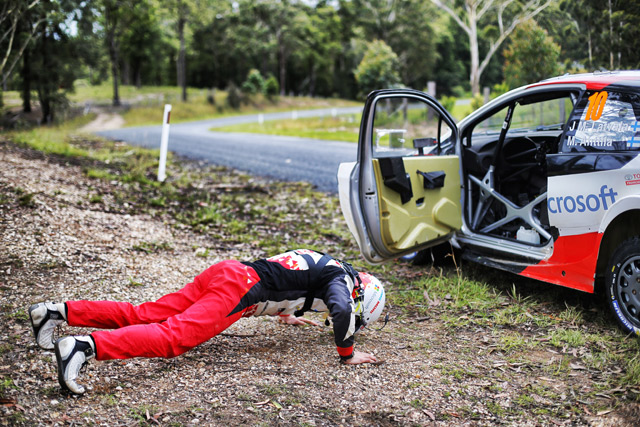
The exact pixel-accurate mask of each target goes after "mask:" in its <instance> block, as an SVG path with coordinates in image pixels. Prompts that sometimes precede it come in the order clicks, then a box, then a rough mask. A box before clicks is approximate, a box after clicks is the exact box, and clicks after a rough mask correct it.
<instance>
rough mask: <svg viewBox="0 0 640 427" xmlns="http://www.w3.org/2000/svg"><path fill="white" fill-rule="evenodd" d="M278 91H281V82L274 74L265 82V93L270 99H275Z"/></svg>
mask: <svg viewBox="0 0 640 427" xmlns="http://www.w3.org/2000/svg"><path fill="white" fill-rule="evenodd" d="M278 93H280V84H278V80H277V79H276V78H275V76H274V75H273V74H272V75H270V76H269V78H268V79H267V80H266V81H265V82H264V94H265V95H266V96H267V98H268V99H270V100H274V99H275V98H276V97H277V96H278Z"/></svg>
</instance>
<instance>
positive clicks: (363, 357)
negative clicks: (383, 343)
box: [344, 351, 378, 365]
mask: <svg viewBox="0 0 640 427" xmlns="http://www.w3.org/2000/svg"><path fill="white" fill-rule="evenodd" d="M377 362H378V359H377V358H376V357H375V356H374V355H373V354H369V353H363V352H361V351H354V352H353V357H352V358H351V359H347V360H345V361H344V363H345V364H347V365H359V364H361V363H377Z"/></svg>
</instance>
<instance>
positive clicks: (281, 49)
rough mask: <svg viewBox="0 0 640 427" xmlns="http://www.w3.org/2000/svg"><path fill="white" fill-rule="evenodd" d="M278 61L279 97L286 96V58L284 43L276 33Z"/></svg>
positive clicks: (280, 33) (280, 35)
mask: <svg viewBox="0 0 640 427" xmlns="http://www.w3.org/2000/svg"><path fill="white" fill-rule="evenodd" d="M277 38H278V59H279V64H278V65H279V67H280V70H279V71H280V96H285V95H286V93H287V92H286V84H285V83H286V80H287V58H286V53H287V52H286V48H285V46H284V43H283V42H282V32H281V31H278V35H277Z"/></svg>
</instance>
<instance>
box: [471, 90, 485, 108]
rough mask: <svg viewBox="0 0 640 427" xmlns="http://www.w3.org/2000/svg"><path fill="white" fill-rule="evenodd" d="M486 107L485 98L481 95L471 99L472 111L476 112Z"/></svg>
mask: <svg viewBox="0 0 640 427" xmlns="http://www.w3.org/2000/svg"><path fill="white" fill-rule="evenodd" d="M483 105H484V96H482V94H481V93H479V94H477V95H476V96H474V97H473V98H472V99H471V110H472V111H476V110H477V109H478V108H480V107H482V106H483Z"/></svg>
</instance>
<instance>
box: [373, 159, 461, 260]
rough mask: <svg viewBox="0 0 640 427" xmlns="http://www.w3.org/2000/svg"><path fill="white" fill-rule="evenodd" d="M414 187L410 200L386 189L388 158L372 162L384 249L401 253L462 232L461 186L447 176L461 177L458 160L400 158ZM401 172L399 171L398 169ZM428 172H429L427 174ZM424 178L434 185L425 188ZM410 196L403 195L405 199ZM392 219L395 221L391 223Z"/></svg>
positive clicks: (391, 189) (388, 188)
mask: <svg viewBox="0 0 640 427" xmlns="http://www.w3.org/2000/svg"><path fill="white" fill-rule="evenodd" d="M396 159H397V160H399V161H401V162H402V165H403V168H402V170H404V172H405V174H406V176H408V177H409V178H408V180H407V181H408V182H409V184H410V185H411V195H412V197H411V198H410V200H408V201H407V200H405V199H404V198H403V195H402V194H401V192H398V191H396V190H394V189H393V188H391V187H390V186H388V185H387V183H386V180H385V179H384V174H383V168H384V167H383V165H384V164H388V161H387V159H386V158H379V159H374V160H373V168H374V173H375V175H376V182H377V183H378V184H377V187H378V188H377V191H378V201H379V203H378V206H379V209H380V212H379V218H380V231H381V236H382V241H383V244H384V245H385V247H386V248H387V249H388V250H389V251H391V252H402V251H405V250H407V249H409V248H411V247H413V246H416V245H420V244H422V243H423V242H428V241H432V240H436V239H438V238H442V237H444V236H446V235H448V234H450V233H451V232H452V231H453V230H456V229H458V228H460V226H461V225H462V222H461V215H460V212H461V204H460V184H459V181H458V180H456V179H451V180H445V179H444V178H445V176H446V175H450V176H456V177H457V176H459V157H458V156H455V155H448V156H409V157H398V158H396ZM398 169H399V168H398ZM425 171H426V172H425ZM425 176H427V177H428V180H429V181H431V183H430V184H425V182H424V181H425V180H427V178H425ZM406 194H409V193H408V192H406V191H405V192H404V195H405V197H406ZM392 218H393V220H391V219H392Z"/></svg>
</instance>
